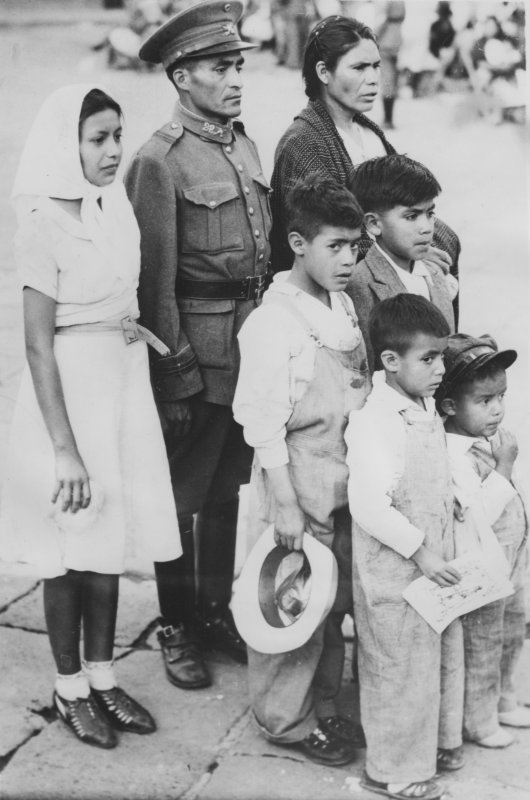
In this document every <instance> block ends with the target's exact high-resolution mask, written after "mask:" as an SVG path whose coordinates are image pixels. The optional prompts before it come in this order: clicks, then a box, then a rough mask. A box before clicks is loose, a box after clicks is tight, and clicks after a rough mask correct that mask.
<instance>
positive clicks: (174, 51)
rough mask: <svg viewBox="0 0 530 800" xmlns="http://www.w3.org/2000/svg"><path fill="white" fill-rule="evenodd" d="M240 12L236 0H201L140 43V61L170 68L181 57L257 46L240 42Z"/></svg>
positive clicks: (239, 4) (240, 7) (215, 53)
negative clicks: (204, 0)
mask: <svg viewBox="0 0 530 800" xmlns="http://www.w3.org/2000/svg"><path fill="white" fill-rule="evenodd" d="M242 13H243V4H242V3H240V2H239V0H229V2H226V0H215V2H208V1H207V2H200V3H196V4H195V5H193V6H191V8H187V9H186V10H185V11H181V12H180V13H179V14H176V15H175V16H174V17H171V19H168V21H167V22H165V23H164V24H163V25H161V26H160V28H158V29H157V30H156V31H155V32H154V33H153V34H152V35H151V36H150V37H149V38H148V39H146V41H145V42H144V43H143V45H142V47H141V48H140V52H139V53H138V55H139V57H140V58H141V59H142V60H143V61H149V62H150V63H152V64H159V63H162V64H163V65H164V67H166V68H167V67H169V66H171V64H174V63H175V62H177V61H180V60H181V59H183V58H191V57H200V56H202V57H204V58H206V57H207V56H212V55H217V53H229V52H232V51H237V50H248V49H249V48H251V47H257V45H255V44H251V43H250V42H243V41H242V40H241V39H240V37H239V31H238V29H237V23H238V22H239V20H240V19H241V15H242Z"/></svg>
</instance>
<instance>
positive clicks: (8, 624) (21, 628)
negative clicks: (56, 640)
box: [0, 622, 48, 636]
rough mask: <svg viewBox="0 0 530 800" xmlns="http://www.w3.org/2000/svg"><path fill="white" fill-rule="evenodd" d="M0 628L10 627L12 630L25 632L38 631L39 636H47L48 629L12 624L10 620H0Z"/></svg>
mask: <svg viewBox="0 0 530 800" xmlns="http://www.w3.org/2000/svg"><path fill="white" fill-rule="evenodd" d="M0 628H11V630H14V631H24V632H25V633H39V634H40V635H41V636H47V635H48V631H46V630H44V631H43V630H38V629H37V628H26V626H25V625H13V624H12V623H11V622H0Z"/></svg>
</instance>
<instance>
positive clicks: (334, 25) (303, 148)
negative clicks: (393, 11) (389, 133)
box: [271, 16, 460, 316]
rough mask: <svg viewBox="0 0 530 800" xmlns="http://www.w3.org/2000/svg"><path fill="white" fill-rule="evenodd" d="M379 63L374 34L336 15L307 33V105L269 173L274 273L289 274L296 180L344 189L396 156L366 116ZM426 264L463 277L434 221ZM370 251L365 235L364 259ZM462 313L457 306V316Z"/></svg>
mask: <svg viewBox="0 0 530 800" xmlns="http://www.w3.org/2000/svg"><path fill="white" fill-rule="evenodd" d="M380 65H381V57H380V53H379V48H378V44H377V39H376V36H375V34H374V33H373V31H372V30H371V29H370V28H369V27H367V26H366V25H364V24H363V23H362V22H359V21H357V20H355V19H350V18H348V17H341V16H332V17H326V19H324V20H322V21H321V22H319V23H318V24H317V25H316V26H315V27H314V28H313V30H312V31H311V33H310V34H309V38H308V40H307V44H306V48H305V52H304V64H303V67H302V76H303V79H304V83H305V92H306V95H307V96H308V98H309V102H308V104H307V106H306V107H305V108H304V109H303V110H302V111H301V112H300V113H299V114H298V115H297V116H296V117H295V119H294V122H293V123H292V124H291V125H290V127H289V128H288V129H287V130H286V132H285V133H284V135H283V136H282V138H281V139H280V142H279V144H278V146H277V148H276V153H275V158H274V161H275V164H274V171H273V174H272V181H271V183H272V191H273V193H272V234H271V244H272V267H273V271H274V272H279V271H280V270H285V269H289V267H290V266H291V264H292V251H291V249H290V247H289V245H288V242H287V236H286V233H285V226H284V218H285V198H286V196H287V193H288V191H289V189H290V188H292V186H293V185H294V184H295V182H296V181H297V180H298V179H299V178H303V177H305V176H306V175H309V174H310V173H314V172H322V173H324V174H325V175H326V176H327V177H329V178H333V179H335V180H336V181H338V182H339V183H341V184H346V183H347V179H348V175H349V173H350V172H351V170H352V169H353V167H354V166H357V165H358V164H360V163H362V162H363V161H366V160H367V159H369V158H377V157H378V156H384V155H387V154H388V153H395V150H394V148H393V147H392V145H391V144H390V142H388V140H387V139H386V137H385V135H384V133H383V131H382V130H381V128H380V127H379V126H378V125H376V124H375V122H373V121H372V120H371V119H369V117H367V116H365V115H366V113H367V112H369V111H370V110H371V109H372V107H373V105H374V102H375V100H376V98H377V94H378V91H379V82H380V71H381V70H380ZM434 244H435V245H436V246H435V247H432V248H431V251H430V255H429V260H430V261H433V262H435V263H436V264H438V265H439V266H440V267H441V268H442V269H443V270H444V271H445V272H447V271H448V270H449V269H451V272H452V274H453V275H455V276H457V275H458V256H459V253H460V242H459V240H458V237H457V236H456V234H455V233H454V232H453V231H452V230H451V229H450V228H449V227H448V226H447V225H445V224H444V223H443V222H442V221H441V220H437V221H436V227H435V233H434ZM371 245H372V240H371V239H370V238H369V236H368V235H367V234H366V233H365V234H364V235H363V238H362V239H361V242H360V247H359V260H360V259H362V258H364V256H365V255H366V252H367V251H368V249H369V248H370V247H371ZM456 314H457V308H456V307H455V316H456Z"/></svg>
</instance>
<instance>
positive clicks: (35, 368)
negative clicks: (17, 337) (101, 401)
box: [24, 286, 90, 513]
mask: <svg viewBox="0 0 530 800" xmlns="http://www.w3.org/2000/svg"><path fill="white" fill-rule="evenodd" d="M55 306H56V303H55V300H54V299H53V298H51V297H48V296H47V295H45V294H43V293H42V292H38V291H37V290H36V289H31V288H30V287H28V286H26V287H25V289H24V332H25V338H26V356H27V359H28V364H29V368H30V371H31V377H32V379H33V385H34V387H35V394H36V395H37V400H38V403H39V406H40V409H41V412H42V416H43V417H44V422H45V424H46V427H47V429H48V433H49V434H50V438H51V441H52V446H53V450H54V453H55V477H56V481H55V486H54V489H53V494H52V498H51V500H52V502H53V503H55V502H56V500H57V498H58V497H59V494H61V493H62V509H63V511H67V510H68V509H70V511H72V512H73V513H75V512H76V511H78V510H79V509H80V508H86V507H87V506H88V504H89V503H90V485H89V481H88V473H87V471H86V469H85V465H84V464H83V460H82V459H81V456H80V455H79V451H78V449H77V444H76V441H75V437H74V434H73V431H72V427H71V425H70V421H69V419H68V413H67V410H66V405H65V402H64V395H63V389H62V386H61V378H60V375H59V369H58V366H57V361H56V359H55V355H54V352H53V340H54V331H55Z"/></svg>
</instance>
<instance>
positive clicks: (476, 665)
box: [436, 334, 530, 747]
mask: <svg viewBox="0 0 530 800" xmlns="http://www.w3.org/2000/svg"><path fill="white" fill-rule="evenodd" d="M516 358H517V353H516V352H515V350H503V351H499V350H498V349H497V344H496V342H495V341H494V339H492V338H491V336H487V335H486V336H481V337H479V338H474V337H473V336H468V335H467V334H456V335H454V336H451V337H449V344H448V348H447V350H446V351H445V365H446V373H445V376H444V379H443V381H442V384H441V385H440V387H439V389H438V391H437V393H436V399H437V403H438V408H439V409H440V411H442V412H443V413H444V414H445V415H446V422H445V428H446V432H447V447H448V450H449V457H450V463H451V470H452V477H453V485H454V491H455V495H456V498H457V500H458V502H459V503H460V505H461V506H462V512H463V514H462V519H460V520H457V521H456V522H455V526H456V530H455V540H456V541H455V544H456V551H457V555H460V554H462V553H464V552H469V551H472V550H475V551H479V552H482V553H483V554H484V555H486V556H488V555H489V556H490V559H491V558H493V559H494V561H495V563H496V564H497V565H499V564H504V567H505V571H506V572H509V575H510V579H511V582H512V584H513V587H514V590H515V591H514V594H513V595H512V596H511V597H508V598H505V599H502V600H497V601H496V602H494V603H489V604H488V605H486V606H482V607H481V608H478V609H477V610H476V611H473V612H471V613H470V614H467V615H466V616H465V617H464V618H463V625H464V648H465V672H466V675H465V704H464V731H465V734H466V736H467V737H468V738H469V739H470V740H472V741H474V742H476V743H477V744H479V745H481V746H482V747H507V746H508V745H509V744H512V742H513V737H512V736H511V735H510V734H509V733H508V731H506V730H503V729H502V728H501V727H500V725H509V726H512V727H516V728H518V727H521V728H527V727H530V709H527V708H524V707H523V706H519V705H517V701H516V697H515V691H514V687H513V674H514V669H515V666H516V664H517V660H518V658H519V655H520V653H521V650H522V647H523V644H524V638H525V612H524V608H525V606H524V592H523V578H524V570H525V565H526V538H527V531H528V521H527V514H526V510H525V506H524V502H523V499H522V497H521V494H520V492H519V491H518V487H517V483H516V482H514V475H513V466H514V462H515V460H516V458H517V442H516V440H515V438H514V436H513V434H511V433H509V432H508V431H506V430H505V429H503V428H500V427H499V426H500V425H501V423H502V420H503V417H504V394H505V392H506V369H507V368H508V367H510V366H511V365H512V364H513V362H514V361H515V359H516ZM499 545H500V546H499ZM499 723H500V725H499Z"/></svg>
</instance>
